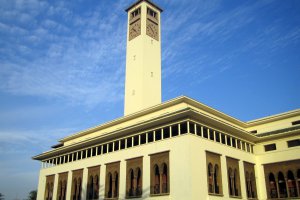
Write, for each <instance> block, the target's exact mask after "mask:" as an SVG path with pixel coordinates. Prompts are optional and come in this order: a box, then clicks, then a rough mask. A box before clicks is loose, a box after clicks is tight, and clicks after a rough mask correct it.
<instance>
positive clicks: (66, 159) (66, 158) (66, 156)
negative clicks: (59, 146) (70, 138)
mask: <svg viewBox="0 0 300 200" xmlns="http://www.w3.org/2000/svg"><path fill="white" fill-rule="evenodd" d="M68 162H69V159H68V155H65V163H68Z"/></svg>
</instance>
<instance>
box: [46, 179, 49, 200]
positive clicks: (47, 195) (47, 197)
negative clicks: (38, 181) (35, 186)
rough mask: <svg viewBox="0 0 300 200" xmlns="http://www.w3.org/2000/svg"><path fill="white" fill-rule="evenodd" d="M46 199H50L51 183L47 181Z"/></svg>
mask: <svg viewBox="0 0 300 200" xmlns="http://www.w3.org/2000/svg"><path fill="white" fill-rule="evenodd" d="M45 193H46V195H45V196H46V200H50V183H47V185H46V192H45Z"/></svg>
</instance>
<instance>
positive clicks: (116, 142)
mask: <svg viewBox="0 0 300 200" xmlns="http://www.w3.org/2000/svg"><path fill="white" fill-rule="evenodd" d="M119 142H120V141H119V140H118V141H115V142H114V143H115V146H114V151H118V150H119Z"/></svg>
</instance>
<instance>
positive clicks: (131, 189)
mask: <svg viewBox="0 0 300 200" xmlns="http://www.w3.org/2000/svg"><path fill="white" fill-rule="evenodd" d="M128 174H129V191H128V195H129V196H130V197H132V196H134V171H133V169H132V168H130V169H129V173H128Z"/></svg>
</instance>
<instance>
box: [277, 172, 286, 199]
mask: <svg viewBox="0 0 300 200" xmlns="http://www.w3.org/2000/svg"><path fill="white" fill-rule="evenodd" d="M278 190H279V198H285V197H287V189H286V183H285V179H284V175H283V173H282V172H281V171H280V172H278Z"/></svg>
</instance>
